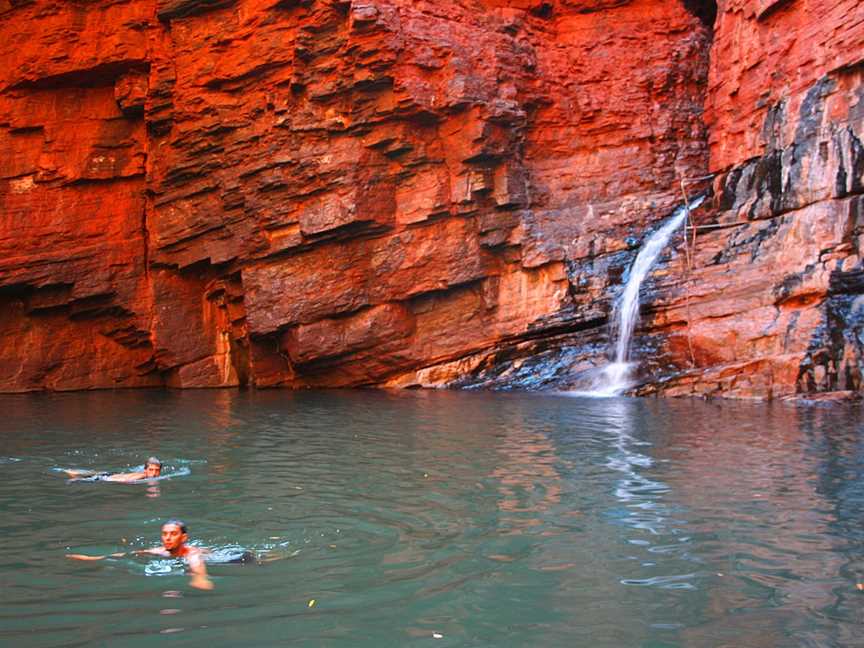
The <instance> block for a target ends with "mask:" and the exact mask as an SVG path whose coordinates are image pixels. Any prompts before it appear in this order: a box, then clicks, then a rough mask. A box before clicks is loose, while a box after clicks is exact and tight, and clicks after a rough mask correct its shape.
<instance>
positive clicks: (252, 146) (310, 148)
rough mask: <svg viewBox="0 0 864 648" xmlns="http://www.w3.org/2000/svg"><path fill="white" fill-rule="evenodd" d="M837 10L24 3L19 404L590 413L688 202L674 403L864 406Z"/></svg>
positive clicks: (623, 2) (679, 4)
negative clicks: (474, 403)
mask: <svg viewBox="0 0 864 648" xmlns="http://www.w3.org/2000/svg"><path fill="white" fill-rule="evenodd" d="M823 4H824V3H819V2H816V0H809V1H808V0H795V1H791V0H790V1H787V2H767V1H765V0H761V1H751V2H744V1H743V0H728V1H727V2H722V1H721V2H720V3H719V7H717V8H716V21H715V19H714V13H715V7H714V5H713V3H711V2H699V1H696V0H669V1H668V2H667V1H664V2H659V1H657V0H554V1H552V0H549V1H540V0H511V1H504V0H449V1H447V2H444V1H441V0H437V1H433V0H363V1H359V0H358V1H355V0H351V1H349V0H341V1H337V0H210V1H206V0H150V1H145V0H129V1H126V2H124V1H122V0H111V1H109V0H98V1H95V2H87V3H69V2H57V1H53V0H5V1H3V0H0V88H2V89H0V145H2V149H0V150H3V151H4V152H5V153H4V154H3V155H2V156H0V391H26V390H33V389H84V388H106V387H135V386H156V385H169V386H178V387H209V386H229V385H241V384H249V385H254V386H259V387H264V386H288V387H316V386H327V387H333V386H360V385H377V386H382V385H386V386H400V387H408V386H492V387H513V386H516V387H519V386H526V387H538V386H553V385H554V386H568V385H574V384H577V383H578V382H579V381H580V379H581V378H582V377H583V376H584V375H585V374H586V372H588V371H590V369H591V368H592V367H594V366H596V365H598V364H601V363H603V362H605V355H606V349H607V348H608V344H609V327H608V326H607V323H608V321H609V316H610V311H611V309H612V303H613V301H614V298H615V296H616V294H617V292H618V291H619V290H620V287H621V283H622V279H623V277H624V276H625V275H626V269H627V267H628V266H629V264H630V263H631V262H632V260H633V257H634V255H635V253H636V251H637V249H638V244H639V242H640V239H641V237H642V236H643V235H644V233H645V232H646V230H649V229H651V228H652V227H654V226H656V224H658V223H659V222H660V221H661V220H662V219H663V218H664V217H665V216H666V215H668V214H669V213H670V212H671V211H672V209H673V208H674V207H675V206H676V205H677V204H678V203H680V202H681V201H682V200H683V198H682V186H681V180H682V179H690V180H689V181H688V182H687V183H686V184H685V185H684V191H686V192H687V193H690V194H692V193H695V192H697V191H700V190H708V191H709V192H712V196H713V197H712V199H711V200H710V201H708V202H709V203H710V205H711V206H710V208H707V209H704V210H702V211H701V212H697V213H694V215H693V216H694V219H695V222H696V223H697V224H698V225H699V226H700V227H702V229H699V230H697V232H698V235H697V237H696V242H695V244H693V242H692V240H691V241H690V245H689V246H688V247H687V249H686V250H685V247H684V244H683V242H682V240H680V237H679V240H677V241H676V242H675V244H674V245H673V246H672V247H671V248H670V252H669V254H668V255H667V256H666V258H665V259H664V261H663V263H662V264H661V267H660V268H659V269H658V271H657V272H655V273H654V275H653V276H652V279H651V280H650V281H649V285H648V286H647V294H646V300H645V301H646V302H647V304H646V308H645V311H644V315H643V322H642V327H641V328H640V330H639V331H638V332H637V336H638V339H639V340H640V347H639V348H638V349H637V357H638V359H640V360H641V361H642V362H643V367H644V369H645V372H644V376H645V377H646V383H645V386H644V387H643V390H645V391H657V390H660V391H662V392H663V393H667V394H691V393H699V394H705V393H717V394H722V395H732V396H750V395H755V396H762V397H765V396H774V395H786V394H794V393H799V392H813V391H829V390H830V391H834V390H846V389H851V390H858V389H859V387H860V369H861V355H860V354H861V341H862V335H864V334H862V333H861V318H862V317H864V310H862V309H864V306H862V305H861V304H859V301H856V300H857V295H858V294H859V293H860V292H861V289H862V279H861V276H862V272H861V266H860V263H859V260H858V258H857V250H858V237H859V236H860V227H861V225H860V223H859V214H860V212H861V205H860V204H859V202H860V195H861V193H862V192H861V186H862V181H864V180H862V172H864V161H862V160H864V155H862V151H861V144H860V141H859V140H860V132H861V120H862V115H864V113H862V106H864V104H862V103H861V94H862V90H861V87H862V86H861V71H862V65H861V58H862V55H861V52H864V47H862V45H864V42H862V41H864V17H862V15H861V14H862V9H861V8H860V7H858V3H857V2H856V1H854V0H844V1H840V2H837V3H833V4H834V5H836V6H833V7H832V8H829V9H825V8H823V7H822V5H823ZM712 25H713V26H714V28H713V30H712ZM712 37H713V41H712ZM712 42H713V44H712ZM703 112H704V114H703ZM709 152H710V153H709ZM709 171H711V172H712V173H713V174H715V177H714V180H713V184H712V183H710V182H709V183H704V182H703V183H702V184H700V183H699V181H698V180H694V179H696V178H701V177H703V176H706V174H708V172H709ZM685 252H686V254H685Z"/></svg>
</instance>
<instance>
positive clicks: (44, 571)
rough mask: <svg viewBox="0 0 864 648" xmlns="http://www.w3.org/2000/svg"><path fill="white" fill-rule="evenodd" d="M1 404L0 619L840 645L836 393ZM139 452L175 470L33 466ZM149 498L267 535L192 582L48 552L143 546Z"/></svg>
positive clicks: (47, 624)
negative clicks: (236, 559) (759, 398)
mask: <svg viewBox="0 0 864 648" xmlns="http://www.w3.org/2000/svg"><path fill="white" fill-rule="evenodd" d="M0 408H2V411H3V413H4V415H3V417H2V420H0V470H2V480H0V510H2V519H0V531H2V541H3V551H2V552H0V645H3V646H7V645H8V646H40V647H41V646H46V647H47V646H111V647H112V648H113V647H115V646H117V647H125V646H153V645H160V646H205V647H207V648H216V647H219V646H351V647H364V646H369V647H373V646H374V647H382V646H430V647H435V648H438V647H442V648H443V647H444V646H490V647H493V646H494V647H503V646H568V647H570V646H590V647H595V646H600V647H606V646H608V647H625V646H638V647H646V648H648V647H650V648H665V647H671V646H687V647H701V646H706V647H708V646H711V647H716V646H736V647H740V646H760V647H764V646H854V645H862V644H864V640H862V639H861V637H862V636H864V633H862V621H864V594H862V593H859V592H858V591H856V589H855V583H856V580H857V578H856V574H855V571H856V570H857V569H858V568H859V567H860V566H864V562H862V559H864V522H862V520H864V515H862V513H864V482H862V478H861V475H862V473H861V471H862V466H864V448H862V430H861V428H862V425H861V421H862V418H861V410H860V409H858V408H856V407H852V406H834V407H809V408H803V407H796V406H791V405H773V406H772V405H755V404H746V403H745V404H742V403H703V402H695V401H671V402H663V401H654V400H634V399H608V400H597V399H594V400H592V399H578V398H569V397H565V396H556V395H524V394H523V395H520V394H481V393H438V392H434V393H428V392H406V393H379V392H329V393H321V392H305V393H292V392H283V391H272V392H245V393H243V392H239V393H238V392H233V391H212V392H180V393H178V392H155V391H154V392H123V393H84V394H66V395H53V396H44V395H43V396H6V397H0ZM151 454H155V455H157V456H159V457H160V458H162V460H163V461H164V462H165V472H166V473H172V472H177V471H181V472H182V471H183V470H185V469H188V470H189V474H188V475H187V476H179V477H176V478H173V479H166V480H162V481H160V482H158V483H155V484H149V485H148V484H110V483H69V482H67V480H66V479H65V478H64V477H63V476H62V475H61V474H59V473H58V472H56V471H55V470H54V469H56V468H59V467H75V468H98V469H105V470H120V469H125V468H129V467H132V466H136V465H139V464H140V463H142V461H143V459H145V458H146V457H147V456H148V455H151ZM169 517H181V518H183V519H184V520H185V521H186V522H187V523H188V525H189V531H190V536H191V537H192V538H193V539H194V541H195V542H196V543H197V544H200V545H203V546H208V547H214V548H217V549H218V548H225V547H236V546H240V547H244V548H248V549H250V550H252V551H255V552H256V553H258V554H259V555H261V556H265V557H269V558H273V559H274V560H272V561H271V562H266V563H265V564H260V565H211V568H210V571H211V575H212V577H213V580H214V582H215V584H216V588H215V590H213V591H211V592H202V591H198V590H194V589H191V588H190V587H189V585H188V577H187V576H186V575H185V574H184V573H183V570H182V567H179V566H177V565H173V564H171V563H170V562H168V563H166V562H165V561H160V560H156V559H153V560H147V559H126V558H121V559H115V560H110V561H104V562H94V563H83V562H77V561H71V560H67V559H66V558H64V555H65V553H67V552H70V551H72V552H77V553H92V554H99V553H108V552H113V551H122V550H124V548H144V547H151V546H155V545H156V544H158V535H159V527H160V524H161V522H162V521H164V520H165V519H167V518H169ZM862 580H864V578H862ZM312 600H314V604H313V605H312V606H311V607H310V601H312Z"/></svg>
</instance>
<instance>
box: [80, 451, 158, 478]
mask: <svg viewBox="0 0 864 648" xmlns="http://www.w3.org/2000/svg"><path fill="white" fill-rule="evenodd" d="M63 472H65V473H66V474H67V475H69V477H70V478H71V479H72V481H110V482H134V481H142V480H145V479H153V478H155V477H158V476H159V475H160V473H161V472H162V462H161V461H159V460H158V459H157V458H156V457H150V458H149V459H148V460H147V463H146V464H144V470H139V471H136V472H128V473H108V472H98V471H96V470H65V469H64V470H63Z"/></svg>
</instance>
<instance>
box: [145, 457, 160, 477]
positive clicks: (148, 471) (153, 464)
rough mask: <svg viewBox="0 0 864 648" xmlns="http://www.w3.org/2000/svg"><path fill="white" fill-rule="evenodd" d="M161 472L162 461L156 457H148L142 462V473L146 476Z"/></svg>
mask: <svg viewBox="0 0 864 648" xmlns="http://www.w3.org/2000/svg"><path fill="white" fill-rule="evenodd" d="M161 472H162V462H161V461H159V460H158V459H157V458H156V457H150V458H149V459H148V460H147V463H146V464H144V475H145V476H146V477H158V476H159V474H160V473H161Z"/></svg>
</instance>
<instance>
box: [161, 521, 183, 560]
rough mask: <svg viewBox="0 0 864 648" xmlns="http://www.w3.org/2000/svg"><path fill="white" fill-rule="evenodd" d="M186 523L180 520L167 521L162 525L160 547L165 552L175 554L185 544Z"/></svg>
mask: <svg viewBox="0 0 864 648" xmlns="http://www.w3.org/2000/svg"><path fill="white" fill-rule="evenodd" d="M187 539H188V536H187V535H186V523H185V522H181V521H180V520H168V521H167V522H166V523H165V524H163V525H162V546H163V547H165V549H166V550H167V551H170V552H175V551H177V550H178V549H180V548H182V547H183V545H184V544H186V540H187Z"/></svg>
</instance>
